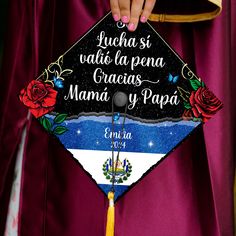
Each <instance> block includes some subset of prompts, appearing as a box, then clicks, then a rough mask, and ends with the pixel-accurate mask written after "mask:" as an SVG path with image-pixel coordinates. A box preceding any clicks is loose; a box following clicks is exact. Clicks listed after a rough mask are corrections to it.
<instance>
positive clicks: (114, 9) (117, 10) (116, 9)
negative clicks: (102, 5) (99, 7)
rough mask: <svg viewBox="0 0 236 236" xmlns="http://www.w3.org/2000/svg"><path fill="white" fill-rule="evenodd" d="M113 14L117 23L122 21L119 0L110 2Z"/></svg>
mask: <svg viewBox="0 0 236 236" xmlns="http://www.w3.org/2000/svg"><path fill="white" fill-rule="evenodd" d="M110 5H111V12H112V16H113V18H114V20H115V21H118V20H120V7H119V3H118V0H110Z"/></svg>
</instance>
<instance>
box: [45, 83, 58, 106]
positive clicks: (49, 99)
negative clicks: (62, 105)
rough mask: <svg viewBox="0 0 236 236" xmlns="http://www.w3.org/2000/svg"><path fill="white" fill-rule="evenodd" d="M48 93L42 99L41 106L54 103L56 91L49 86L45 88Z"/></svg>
mask: <svg viewBox="0 0 236 236" xmlns="http://www.w3.org/2000/svg"><path fill="white" fill-rule="evenodd" d="M47 90H48V94H47V96H46V97H45V98H44V99H43V101H42V106H43V107H51V106H54V105H55V104H56V97H57V91H56V90H54V89H52V88H51V87H50V88H47Z"/></svg>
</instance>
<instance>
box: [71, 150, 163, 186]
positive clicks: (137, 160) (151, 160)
mask: <svg viewBox="0 0 236 236" xmlns="http://www.w3.org/2000/svg"><path fill="white" fill-rule="evenodd" d="M68 151H70V152H71V153H72V154H73V156H74V158H76V159H77V160H78V161H79V162H80V164H81V165H82V166H83V168H84V169H85V170H86V171H87V172H89V173H90V174H91V175H92V177H93V179H94V180H95V181H96V182H97V183H98V184H110V182H109V180H107V179H106V177H105V176H104V174H103V170H102V168H103V164H104V163H105V162H106V160H107V159H108V158H111V151H97V150H79V149H68ZM116 156H117V152H114V159H116ZM164 156H165V154H153V153H138V152H121V153H120V157H119V159H120V160H121V161H123V160H124V159H127V160H129V162H130V163H131V165H132V172H131V175H130V177H128V180H126V181H124V182H123V183H121V184H119V185H131V184H132V183H134V182H136V181H137V180H139V179H140V178H141V177H142V175H143V174H144V173H145V172H146V171H147V170H148V169H149V168H150V167H152V166H153V165H155V164H156V163H157V162H158V161H159V160H160V159H161V158H162V157H164Z"/></svg>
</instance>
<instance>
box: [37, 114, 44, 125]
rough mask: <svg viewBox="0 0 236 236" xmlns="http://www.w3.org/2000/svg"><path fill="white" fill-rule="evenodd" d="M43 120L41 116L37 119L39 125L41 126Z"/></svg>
mask: <svg viewBox="0 0 236 236" xmlns="http://www.w3.org/2000/svg"><path fill="white" fill-rule="evenodd" d="M43 119H44V117H43V116H41V117H39V118H38V121H39V123H40V124H41V125H42V124H43Z"/></svg>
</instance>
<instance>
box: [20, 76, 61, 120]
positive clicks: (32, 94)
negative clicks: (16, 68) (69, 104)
mask: <svg viewBox="0 0 236 236" xmlns="http://www.w3.org/2000/svg"><path fill="white" fill-rule="evenodd" d="M56 96H57V91H56V90H54V89H53V88H52V86H51V85H49V84H45V83H43V82H41V81H38V80H33V81H31V82H30V83H29V85H28V86H27V88H26V89H22V90H21V92H20V95H19V98H20V100H21V101H22V102H23V103H24V105H26V106H27V107H28V108H29V110H30V111H31V113H32V114H33V115H34V116H35V117H36V118H38V117H40V116H43V115H45V114H47V113H49V112H50V111H52V110H53V109H54V105H55V103H56Z"/></svg>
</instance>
